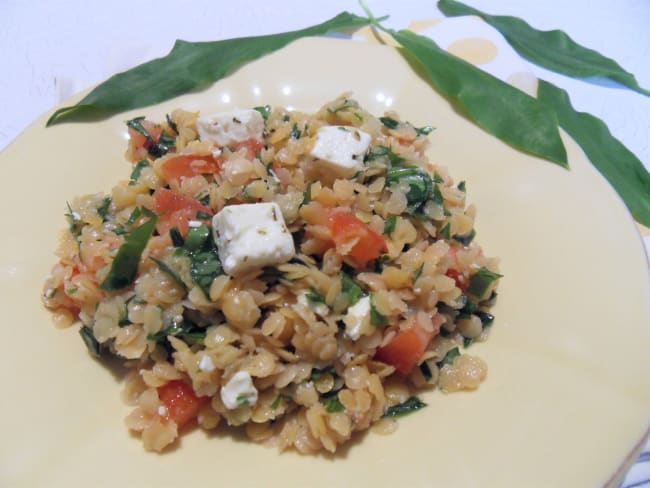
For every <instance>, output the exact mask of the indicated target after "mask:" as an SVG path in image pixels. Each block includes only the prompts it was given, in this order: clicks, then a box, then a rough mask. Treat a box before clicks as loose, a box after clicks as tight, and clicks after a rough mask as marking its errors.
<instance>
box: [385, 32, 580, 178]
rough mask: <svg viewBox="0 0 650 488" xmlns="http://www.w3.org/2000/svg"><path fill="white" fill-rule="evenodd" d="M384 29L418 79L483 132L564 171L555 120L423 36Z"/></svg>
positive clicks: (526, 98) (534, 101)
mask: <svg viewBox="0 0 650 488" xmlns="http://www.w3.org/2000/svg"><path fill="white" fill-rule="evenodd" d="M382 29H383V28H382ZM384 30H385V31H386V32H388V33H389V34H390V35H391V36H393V38H394V39H395V40H396V41H398V42H399V43H400V44H401V45H402V46H403V48H404V55H405V56H406V57H407V58H408V59H410V60H411V61H413V62H414V63H415V64H416V66H417V67H418V68H419V69H418V71H419V72H420V74H421V75H422V76H423V77H424V79H425V80H426V81H428V82H429V83H431V85H432V86H433V87H434V88H435V89H436V91H438V92H439V93H440V94H442V95H443V96H444V97H445V98H447V99H448V100H449V101H450V102H451V103H452V105H454V106H455V107H456V108H457V109H459V110H460V111H461V112H462V113H463V114H465V115H466V116H467V117H468V118H469V119H470V120H472V121H474V122H475V123H476V124H477V125H478V126H480V127H481V128H482V129H484V130H485V131H486V132H488V133H490V134H492V135H494V136H496V137H498V138H499V139H501V140H502V141H503V142H505V143H506V144H509V145H510V146H512V147H514V148H516V149H519V150H521V151H524V152H527V153H530V154H532V155H535V156H539V157H541V158H544V159H547V160H549V161H551V162H554V163H557V164H559V165H560V166H562V167H565V168H567V167H568V163H567V156H566V150H565V148H564V144H563V143H562V139H561V138H560V134H559V131H558V120H557V117H556V115H555V112H554V111H553V110H552V109H551V108H550V107H548V106H546V104H544V103H542V102H541V101H539V100H537V99H535V98H533V97H531V96H529V95H527V94H525V93H524V92H522V91H520V90H518V89H517V88H514V87H513V86H510V85H508V84H507V83H504V82H503V81H501V80H499V79H497V78H495V77H494V76H492V75H490V74H488V73H486V72H484V71H482V70H480V69H479V68H476V67H475V66H473V65H471V64H469V63H467V62H465V61H463V60H462V59H460V58H457V57H456V56H453V55H452V54H449V53H448V52H446V51H444V50H443V49H440V48H439V47H438V46H437V45H436V44H435V43H434V42H433V41H432V40H431V39H429V38H428V37H424V36H420V35H418V34H415V33H413V32H411V31H407V30H400V31H395V30H392V29H384Z"/></svg>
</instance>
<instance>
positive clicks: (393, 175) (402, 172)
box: [386, 166, 442, 214]
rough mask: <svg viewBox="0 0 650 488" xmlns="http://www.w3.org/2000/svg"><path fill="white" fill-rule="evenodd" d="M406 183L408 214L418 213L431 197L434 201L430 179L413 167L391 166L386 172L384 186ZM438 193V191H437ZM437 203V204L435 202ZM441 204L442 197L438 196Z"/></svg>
mask: <svg viewBox="0 0 650 488" xmlns="http://www.w3.org/2000/svg"><path fill="white" fill-rule="evenodd" d="M398 183H406V184H407V185H408V188H409V190H408V192H407V193H406V202H407V207H406V210H407V211H408V212H409V213H410V214H415V213H420V212H421V211H422V208H423V207H424V204H425V203H426V202H427V201H428V200H429V199H430V198H431V197H432V196H433V200H434V201H436V198H437V196H436V193H435V188H437V185H434V186H433V188H432V181H431V177H430V176H429V175H428V174H427V173H425V172H424V171H422V170H421V169H420V168H416V167H415V166H392V167H390V168H388V170H387V171H386V186H392V185H396V184H398ZM438 192H440V190H438ZM436 203H437V202H436ZM440 203H442V195H440Z"/></svg>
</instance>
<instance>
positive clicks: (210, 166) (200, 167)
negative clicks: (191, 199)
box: [160, 154, 220, 181]
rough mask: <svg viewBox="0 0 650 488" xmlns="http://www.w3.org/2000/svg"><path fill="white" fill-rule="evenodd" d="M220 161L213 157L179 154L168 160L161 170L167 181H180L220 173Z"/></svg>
mask: <svg viewBox="0 0 650 488" xmlns="http://www.w3.org/2000/svg"><path fill="white" fill-rule="evenodd" d="M219 168H220V161H218V160H215V159H214V158H213V157H212V156H192V155H186V154H178V155H175V156H172V157H170V158H169V159H166V160H165V162H164V163H163V164H162V166H161V168H160V170H161V172H162V175H163V178H165V180H166V181H171V180H178V179H180V178H181V177H183V176H185V177H192V176H196V175H202V174H208V173H216V172H217V171H219Z"/></svg>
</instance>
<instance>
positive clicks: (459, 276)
mask: <svg viewBox="0 0 650 488" xmlns="http://www.w3.org/2000/svg"><path fill="white" fill-rule="evenodd" d="M445 275H446V276H448V277H449V278H451V279H453V280H454V281H455V282H456V286H457V287H458V288H460V289H461V290H463V291H465V289H466V288H467V282H466V281H467V280H466V279H465V275H464V274H463V273H461V272H460V271H458V270H457V269H454V268H449V269H448V270H447V272H446V273H445Z"/></svg>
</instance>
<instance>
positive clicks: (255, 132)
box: [196, 109, 264, 147]
mask: <svg viewBox="0 0 650 488" xmlns="http://www.w3.org/2000/svg"><path fill="white" fill-rule="evenodd" d="M196 129H197V130H198V132H199V136H200V137H201V140H202V141H212V142H214V143H216V144H217V145H218V146H221V147H223V146H227V145H229V144H233V143H236V142H242V141H245V140H246V139H251V138H253V139H258V140H261V139H262V132H264V118H263V117H262V115H261V114H260V113H259V112H258V111H257V110H253V109H247V110H233V111H232V112H219V113H216V114H212V115H205V116H203V117H199V118H198V119H197V121H196Z"/></svg>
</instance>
